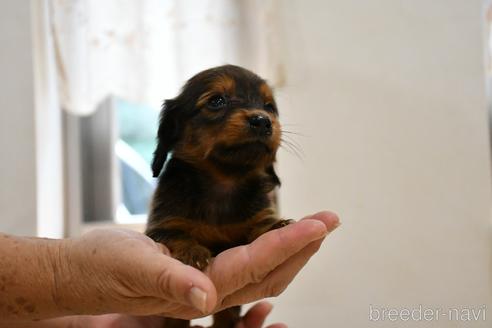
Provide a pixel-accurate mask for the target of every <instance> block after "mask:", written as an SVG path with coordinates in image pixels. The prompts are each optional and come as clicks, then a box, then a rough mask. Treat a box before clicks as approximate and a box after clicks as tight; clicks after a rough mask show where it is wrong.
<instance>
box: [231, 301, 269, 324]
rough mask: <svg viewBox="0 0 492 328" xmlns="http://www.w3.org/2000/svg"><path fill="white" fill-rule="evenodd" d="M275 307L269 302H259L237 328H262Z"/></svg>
mask: <svg viewBox="0 0 492 328" xmlns="http://www.w3.org/2000/svg"><path fill="white" fill-rule="evenodd" d="M272 308H273V305H272V304H271V303H268V302H259V303H257V304H255V305H254V306H253V307H252V308H251V309H249V311H248V312H247V313H246V314H245V315H244V317H243V318H242V320H241V323H240V325H238V327H236V328H261V327H262V326H263V323H264V322H265V319H266V317H267V316H268V314H270V312H271V311H272Z"/></svg>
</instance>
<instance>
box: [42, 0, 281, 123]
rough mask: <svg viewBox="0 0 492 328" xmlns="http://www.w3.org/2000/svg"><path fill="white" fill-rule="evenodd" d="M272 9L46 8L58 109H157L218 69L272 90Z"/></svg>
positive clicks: (132, 0) (109, 3)
mask: <svg viewBox="0 0 492 328" xmlns="http://www.w3.org/2000/svg"><path fill="white" fill-rule="evenodd" d="M277 9H278V4H277V1H276V0H270V1H261V0H239V1H233V0H105V1H97V0H51V1H50V2H49V13H50V25H51V33H52V40H53V47H54V50H55V51H54V54H55V62H56V67H57V74H58V89H59V95H60V102H61V104H62V107H63V108H64V109H65V110H68V111H70V112H71V113H75V114H78V115H88V114H90V113H92V112H93V111H94V110H95V109H96V107H97V105H98V103H100V102H101V101H102V100H103V99H104V98H105V97H107V96H108V95H117V96H121V97H124V98H125V99H127V100H129V101H134V102H139V103H144V104H148V105H151V106H153V107H156V108H157V107H159V105H160V103H161V102H162V100H163V99H165V98H169V97H173V96H174V95H175V94H176V93H177V91H178V88H179V86H180V85H181V84H182V83H183V82H184V81H185V80H186V79H187V78H189V77H190V76H192V75H193V74H195V73H196V72H198V71H200V70H202V69H205V68H208V67H211V66H215V65H220V64H225V63H231V64H238V65H242V66H245V67H248V68H250V69H253V70H255V71H257V72H258V73H260V74H262V75H263V76H266V77H267V78H268V79H270V80H271V82H273V83H274V84H275V83H279V81H280V80H282V77H281V74H280V73H281V64H280V63H279V60H278V57H279V56H278V55H279V54H277V53H276V52H275V49H276V47H275V45H276V42H278V37H279V33H278V28H277V26H276V24H275V13H276V12H277Z"/></svg>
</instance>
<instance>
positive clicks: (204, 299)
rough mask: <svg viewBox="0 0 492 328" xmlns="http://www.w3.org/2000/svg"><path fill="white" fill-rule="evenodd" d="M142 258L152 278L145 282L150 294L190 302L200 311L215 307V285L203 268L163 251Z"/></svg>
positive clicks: (180, 301) (170, 299)
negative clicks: (197, 267)
mask: <svg viewBox="0 0 492 328" xmlns="http://www.w3.org/2000/svg"><path fill="white" fill-rule="evenodd" d="M141 261H142V262H145V264H146V265H145V266H143V268H144V270H145V272H147V274H148V275H149V276H150V277H149V280H150V281H151V282H152V283H151V284H149V285H148V286H147V289H148V291H149V293H150V295H151V296H154V297H157V298H160V299H164V300H167V301H171V302H176V303H180V304H185V305H190V306H192V307H193V308H196V309H197V310H199V311H200V312H201V313H206V312H209V311H211V310H212V309H213V308H214V307H215V303H216V301H217V292H216V289H215V286H214V284H213V283H212V281H211V280H210V279H209V278H208V277H207V276H206V275H205V274H204V273H203V272H201V271H199V270H197V269H195V268H193V267H191V266H189V265H185V264H183V263H181V262H180V261H178V260H176V259H173V258H171V257H169V256H166V255H159V257H158V258H157V257H155V256H154V257H153V258H152V259H142V260H141ZM149 266H151V267H150V268H149Z"/></svg>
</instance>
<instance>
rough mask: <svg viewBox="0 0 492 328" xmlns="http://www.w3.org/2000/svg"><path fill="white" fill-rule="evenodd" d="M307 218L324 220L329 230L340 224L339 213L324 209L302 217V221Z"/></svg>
mask: <svg viewBox="0 0 492 328" xmlns="http://www.w3.org/2000/svg"><path fill="white" fill-rule="evenodd" d="M306 219H309V220H318V221H321V222H323V223H324V224H325V226H326V229H327V230H328V231H333V230H335V229H336V228H337V227H338V226H339V225H340V219H339V218H338V215H336V214H335V213H333V212H330V211H322V212H318V213H316V214H313V215H309V216H306V217H305V218H303V219H301V221H303V220H306Z"/></svg>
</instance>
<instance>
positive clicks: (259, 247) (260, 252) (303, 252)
mask: <svg viewBox="0 0 492 328" xmlns="http://www.w3.org/2000/svg"><path fill="white" fill-rule="evenodd" d="M337 225H338V218H337V217H336V215H335V214H332V213H329V212H322V213H318V214H315V215H313V216H310V217H306V218H305V219H303V220H301V221H300V222H297V223H294V224H291V225H288V226H286V227H284V228H281V229H277V230H274V231H270V232H268V233H266V234H264V235H262V236H260V237H259V238H258V239H257V240H255V241H254V242H253V243H251V244H248V245H245V246H240V247H235V248H232V249H229V250H227V251H225V252H223V253H221V254H219V255H218V256H217V257H216V258H215V259H214V260H213V261H212V262H211V264H210V265H209V267H208V268H207V269H206V270H205V272H200V271H199V270H196V269H195V268H193V267H190V266H187V265H184V264H182V263H181V262H179V261H177V260H175V259H173V258H171V257H170V256H169V250H168V249H167V248H166V247H165V246H163V245H162V244H159V243H155V242H154V241H152V240H151V239H150V238H148V237H146V236H145V235H143V234H140V233H136V232H132V231H127V230H96V231H93V232H90V233H88V234H86V235H84V236H82V237H81V238H77V239H73V240H70V241H68V242H66V243H62V244H61V247H60V248H59V250H58V252H56V254H55V256H54V258H55V259H56V261H55V266H54V267H55V275H54V280H55V287H56V288H55V290H54V291H53V296H54V299H55V302H56V304H57V305H58V307H59V308H60V309H61V310H64V311H65V313H66V314H67V315H68V314H102V313H128V314H133V315H152V314H160V315H164V316H168V317H175V318H182V319H192V318H196V317H200V316H203V315H206V314H209V313H213V312H217V311H220V310H221V309H224V308H227V307H231V306H233V305H238V304H244V303H249V302H252V301H254V300H258V299H262V298H265V297H269V296H276V295H278V294H279V293H280V292H282V291H283V289H284V288H285V287H286V286H287V285H288V284H289V283H290V281H291V280H292V279H293V278H294V276H295V275H296V274H297V272H299V270H300V269H301V268H302V267H303V266H304V264H305V263H306V262H307V261H308V259H309V258H310V257H311V256H312V255H313V254H314V253H315V252H316V251H317V249H318V248H319V246H320V245H321V242H322V239H323V237H324V236H325V235H326V234H327V233H328V232H329V231H332V230H333V229H335V228H336V226H337Z"/></svg>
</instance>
